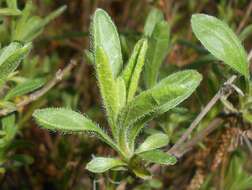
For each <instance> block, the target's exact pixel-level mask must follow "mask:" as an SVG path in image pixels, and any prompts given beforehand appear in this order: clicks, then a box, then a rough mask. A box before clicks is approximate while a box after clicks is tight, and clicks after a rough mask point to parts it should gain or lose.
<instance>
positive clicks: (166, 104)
mask: <svg viewBox="0 0 252 190" xmlns="http://www.w3.org/2000/svg"><path fill="white" fill-rule="evenodd" d="M201 80H202V76H201V75H200V74H199V73H198V72H197V71H194V70H186V71H180V72H177V73H174V74H172V75H170V76H168V77H166V78H165V79H163V80H161V81H160V82H159V83H158V84H157V85H156V86H154V87H153V88H151V89H149V90H146V91H144V92H142V93H141V94H139V95H138V96H136V97H135V99H133V100H132V101H131V102H129V104H128V105H127V106H125V107H124V108H123V110H122V111H121V114H120V117H119V119H120V120H121V121H123V122H122V126H124V127H126V126H129V125H132V124H134V123H135V122H137V121H138V120H140V119H144V117H145V116H150V115H153V114H162V113H165V112H167V111H168V110H170V109H172V108H174V107H175V106H177V105H178V104H180V103H181V102H182V101H184V100H185V99H187V98H188V97H189V96H190V95H191V94H192V93H193V92H194V91H195V89H196V88H197V87H198V85H199V83H200V81H201ZM120 120H119V121H120Z"/></svg>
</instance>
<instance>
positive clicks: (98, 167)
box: [86, 157, 126, 173]
mask: <svg viewBox="0 0 252 190" xmlns="http://www.w3.org/2000/svg"><path fill="white" fill-rule="evenodd" d="M122 166H126V164H125V163H124V162H122V161H121V160H118V159H115V158H106V157H95V158H93V159H92V160H91V161H90V162H89V163H88V164H87V166H86V169H87V170H89V171H91V172H93V173H103V172H106V171H108V170H110V169H113V168H116V167H122Z"/></svg>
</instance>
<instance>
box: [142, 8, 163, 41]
mask: <svg viewBox="0 0 252 190" xmlns="http://www.w3.org/2000/svg"><path fill="white" fill-rule="evenodd" d="M162 20H164V16H163V13H162V11H160V10H159V9H156V8H152V10H151V11H150V13H149V14H148V17H147V20H146V22H145V25H144V35H145V36H148V37H150V36H151V35H152V32H153V30H154V28H155V26H156V24H157V23H159V22H160V21H162Z"/></svg>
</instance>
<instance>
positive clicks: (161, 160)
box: [139, 150, 177, 165]
mask: <svg viewBox="0 0 252 190" xmlns="http://www.w3.org/2000/svg"><path fill="white" fill-rule="evenodd" d="M139 156H140V157H141V158H142V159H143V160H145V161H148V162H151V163H156V164H163V165H174V164H176V162H177V159H176V157H174V156H172V155H169V154H168V153H165V152H162V151H160V150H152V151H148V152H143V153H141V154H139Z"/></svg>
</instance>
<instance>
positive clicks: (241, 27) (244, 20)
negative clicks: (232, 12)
mask: <svg viewBox="0 0 252 190" xmlns="http://www.w3.org/2000/svg"><path fill="white" fill-rule="evenodd" d="M251 12H252V1H250V3H249V5H248V8H247V10H246V13H245V16H244V17H243V19H242V21H241V22H240V24H239V26H238V29H237V31H236V32H237V33H238V34H239V33H240V32H241V30H242V29H243V28H244V26H245V25H246V23H247V22H248V20H249V16H250V14H251Z"/></svg>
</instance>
